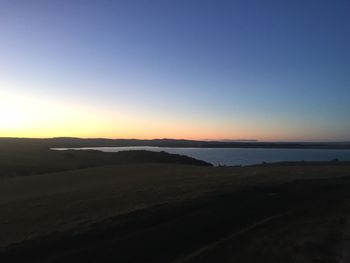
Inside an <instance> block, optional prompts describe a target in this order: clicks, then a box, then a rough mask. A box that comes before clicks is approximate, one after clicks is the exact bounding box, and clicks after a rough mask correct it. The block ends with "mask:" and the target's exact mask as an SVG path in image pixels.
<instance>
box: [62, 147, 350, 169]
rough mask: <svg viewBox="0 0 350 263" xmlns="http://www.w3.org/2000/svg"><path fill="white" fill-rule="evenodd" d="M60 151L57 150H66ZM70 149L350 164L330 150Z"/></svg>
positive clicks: (236, 161) (218, 161) (237, 161)
mask: <svg viewBox="0 0 350 263" xmlns="http://www.w3.org/2000/svg"><path fill="white" fill-rule="evenodd" d="M66 149H67V148H59V149H57V148H56V150H66ZM69 149H92V150H100V151H104V152H119V151H129V150H147V151H156V152H159V151H165V152H168V153H176V154H182V155H187V156H191V157H193V158H196V159H200V160H203V161H206V162H210V163H212V164H214V165H251V164H259V163H262V162H267V163H272V162H283V161H330V160H334V159H336V158H337V159H339V160H340V161H350V150H328V149H322V150H320V149H258V148H168V147H151V146H132V147H89V148H87V147H86V148H69Z"/></svg>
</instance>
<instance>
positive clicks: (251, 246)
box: [0, 164, 350, 262]
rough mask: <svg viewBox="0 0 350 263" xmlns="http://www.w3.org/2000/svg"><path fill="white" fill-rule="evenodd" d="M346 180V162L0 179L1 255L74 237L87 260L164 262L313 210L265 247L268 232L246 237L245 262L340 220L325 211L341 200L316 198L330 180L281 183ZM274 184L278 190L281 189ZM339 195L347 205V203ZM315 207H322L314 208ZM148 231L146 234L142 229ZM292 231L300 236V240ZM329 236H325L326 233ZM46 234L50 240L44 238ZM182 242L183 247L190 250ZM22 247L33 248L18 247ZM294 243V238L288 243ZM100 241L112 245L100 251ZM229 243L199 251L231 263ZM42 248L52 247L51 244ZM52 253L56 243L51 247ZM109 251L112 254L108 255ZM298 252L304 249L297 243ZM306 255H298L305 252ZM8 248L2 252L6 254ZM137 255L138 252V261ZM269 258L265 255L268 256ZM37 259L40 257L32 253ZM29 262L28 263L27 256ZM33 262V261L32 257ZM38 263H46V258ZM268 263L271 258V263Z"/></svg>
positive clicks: (121, 169)
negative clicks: (280, 216)
mask: <svg viewBox="0 0 350 263" xmlns="http://www.w3.org/2000/svg"><path fill="white" fill-rule="evenodd" d="M348 175H350V166H349V165H348V164H344V165H342V164H336V165H335V164H329V165H324V164H323V165H322V166H319V165H316V164H315V165H307V166H305V165H299V166H297V165H292V166H286V165H283V166H266V167H236V168H235V167H198V166H188V165H175V164H138V165H118V166H109V167H99V168H89V169H81V170H75V171H67V172H60V173H52V174H45V175H34V176H30V177H14V178H8V179H3V180H1V181H0V214H1V217H0V233H1V234H0V246H2V247H3V248H5V247H7V246H8V245H10V244H14V243H21V242H22V245H19V248H18V249H19V252H18V253H17V252H16V253H15V255H17V256H18V255H25V254H23V249H24V248H26V247H27V245H28V244H29V247H30V244H35V242H34V241H30V240H35V239H37V240H39V241H40V240H44V241H40V242H41V243H40V242H39V250H35V249H33V251H34V252H33V253H34V254H35V251H40V254H41V253H42V247H43V244H51V243H52V242H54V241H53V240H63V241H64V244H65V243H67V244H69V242H68V240H70V239H71V238H72V236H76V237H79V238H81V237H82V238H83V240H85V239H86V240H88V241H86V242H87V244H88V245H86V246H87V248H89V249H88V251H90V253H92V257H91V258H94V260H96V257H101V254H99V253H97V251H102V252H100V253H104V255H113V257H112V259H113V260H116V259H118V260H120V262H124V260H122V258H118V256H121V255H123V253H124V252H125V251H126V252H127V254H126V255H124V257H125V258H124V259H125V262H140V260H141V259H142V258H140V257H145V258H147V257H148V258H149V261H148V262H152V261H154V262H168V260H169V261H170V258H171V259H175V258H177V257H179V258H181V257H182V256H184V257H185V256H186V255H187V254H191V252H193V251H196V249H198V248H201V247H205V246H206V245H207V244H211V242H213V241H215V240H220V239H221V238H223V237H225V236H226V235H227V234H229V233H231V232H235V231H238V230H239V229H240V228H242V227H243V226H244V225H246V224H251V223H254V222H255V221H259V220H261V219H263V218H265V217H268V216H271V215H274V214H275V213H280V212H283V211H284V210H289V209H291V208H293V209H295V208H299V207H303V205H304V204H306V203H309V205H310V206H309V209H307V210H306V211H311V212H310V214H311V215H309V217H310V218H309V219H308V218H307V217H300V215H301V214H303V213H301V212H299V213H300V215H299V216H297V217H296V218H295V219H293V220H291V219H290V217H288V218H287V219H284V221H283V222H284V223H286V222H287V225H288V226H289V227H287V228H285V227H282V226H284V224H279V225H278V226H279V227H276V225H272V227H271V230H269V231H268V233H269V235H270V239H271V240H270V242H271V245H269V246H266V247H261V246H262V245H261V244H264V242H265V241H266V240H265V239H264V237H265V236H266V231H267V230H266V229H264V228H263V229H262V230H261V231H260V232H257V233H258V235H253V236H252V237H246V236H245V237H244V238H246V239H242V240H243V241H244V240H247V241H244V242H246V244H247V245H246V246H244V247H243V248H242V249H241V250H240V251H243V252H244V251H246V252H245V253H247V255H250V254H251V252H252V251H255V252H257V251H261V249H264V250H267V251H268V249H272V245H274V244H275V242H276V240H278V239H281V238H282V237H283V238H284V239H286V236H285V234H286V233H288V231H289V233H295V236H297V237H301V236H303V235H305V233H306V232H305V231H308V230H307V229H306V228H305V225H307V224H306V223H305V220H306V221H308V222H317V220H321V221H322V222H323V221H324V220H326V221H327V220H330V219H329V216H330V217H332V215H333V216H335V217H337V220H338V219H339V218H338V217H339V211H338V212H337V213H336V212H334V213H333V212H332V213H330V214H327V211H331V210H330V208H331V207H334V204H338V203H339V202H338V201H339V200H338V199H334V200H336V201H337V202H333V201H332V202H330V201H329V200H328V199H327V198H326V199H325V200H323V201H322V202H320V201H319V200H321V199H320V197H322V196H324V195H323V192H322V191H323V190H327V189H328V187H327V185H328V184H329V183H328V182H326V183H323V184H322V187H321V188H320V189H321V190H322V189H323V190H322V191H320V190H319V188H317V187H316V188H315V187H314V185H316V186H317V185H318V184H317V183H316V184H314V183H313V181H305V182H308V183H306V184H304V183H302V182H303V181H300V182H297V184H296V185H291V186H288V187H285V186H283V185H284V184H285V183H288V182H291V181H295V180H297V179H303V180H306V179H312V178H333V179H332V181H334V180H335V181H336V179H335V178H336V177H339V176H348ZM310 182H311V183H310ZM339 185H343V188H344V187H348V185H349V184H347V181H344V182H341V183H339ZM280 186H281V188H278V187H280ZM256 187H262V188H264V189H265V188H266V189H267V190H266V189H265V190H264V191H265V192H264V191H263V194H262V195H261V191H259V190H255V188H256ZM271 187H277V188H276V189H273V188H271ZM308 187H309V188H310V189H309V188H308ZM337 187H338V186H337ZM317 189H318V190H317ZM332 189H334V188H332ZM336 189H337V188H336ZM344 189H345V190H346V191H345V192H346V193H347V192H349V191H347V189H348V188H344ZM344 189H343V190H342V191H344ZM242 191H243V192H242ZM244 191H246V192H244ZM266 191H267V192H266ZM342 191H339V194H343V192H342ZM275 192H278V193H279V194H280V193H283V195H277V197H278V198H273V199H271V197H270V194H271V193H272V194H273V195H272V196H274V194H275ZM299 194H300V195H299ZM332 194H338V191H335V192H334V193H333V192H332ZM313 196H314V197H313ZM326 197H327V195H326ZM341 197H342V198H343V196H341ZM191 200H192V201H191ZM271 200H274V201H271ZM327 200H328V201H329V206H327V209H322V204H324V203H325V204H326V203H327V202H324V201H327ZM332 200H333V199H332ZM347 200H349V196H348V195H346V196H345V197H344V202H345V201H347ZM345 203H346V202H345ZM346 204H348V203H346ZM320 205H321V206H320ZM157 207H160V208H157ZM310 207H311V208H313V209H310ZM317 207H320V208H319V209H316V208H317ZM323 208H324V207H323ZM304 209H305V208H304ZM338 209H340V211H343V209H344V207H343V206H341V208H338ZM133 211H134V213H135V211H140V213H139V214H138V213H136V214H133V213H132V212H133ZM312 211H314V212H312ZM319 211H325V213H326V214H327V215H329V216H327V215H324V216H322V217H319V216H318V217H315V216H314V215H313V214H312V213H315V214H317V213H320V212H319ZM237 212H238V213H237ZM344 214H345V212H344ZM123 215H124V216H126V215H130V217H126V219H123V217H122V216H123ZM238 215H240V217H239V216H238ZM237 216H238V217H237ZM176 218H178V219H176ZM176 220H177V221H176ZM312 220H314V221H312ZM315 220H316V221H315ZM130 222H134V223H130ZM135 222H136V223H135ZM288 222H289V223H288ZM298 222H299V225H298ZM118 224H121V226H120V227H119V228H118V227H116V226H118ZM123 224H124V225H123ZM128 224H131V226H128ZM133 224H134V225H133ZM148 224H151V225H152V227H151V228H150V227H149V226H148ZM293 224H294V225H293ZM311 225H314V226H322V227H321V228H322V229H331V230H332V231H333V228H334V229H335V228H336V227H333V225H332V227H330V228H324V226H325V223H324V222H323V223H318V224H311ZM300 226H304V228H305V229H302V228H300ZM138 228H141V229H142V231H141V232H140V231H139V232H136V233H133V232H134V231H135V229H138ZM96 229H97V230H96ZM101 229H102V230H101ZM106 229H107V230H106ZM115 229H117V230H115ZM118 229H119V230H118ZM120 229H121V230H120ZM145 229H147V231H146V232H145ZM184 229H186V231H185V232H186V233H185V232H183V231H184ZM296 230H298V231H299V234H298V232H297V231H296ZM91 231H93V232H94V231H95V232H97V238H96V235H95V236H94V235H93V237H92V238H91V237H90V238H89V235H90V234H88V235H87V236H88V237H87V238H86V233H90V232H91ZM118 231H119V232H118ZM120 231H122V232H123V231H126V232H128V231H130V233H133V234H132V235H136V236H135V238H136V237H137V239H135V240H134V239H132V238H131V239H130V238H128V239H126V240H125V239H123V238H122V240H123V242H122V243H118V242H119V241H117V240H114V239H115V238H116V237H117V238H120V237H121V236H123V235H121V234H120ZM203 231H204V232H203ZM264 231H265V232H264ZM323 231H324V230H323ZM327 231H328V230H327ZM327 231H326V233H325V234H324V235H328V234H329V233H328V232H327ZM311 232H312V231H311ZM315 233H316V234H310V235H311V236H312V238H318V235H321V236H322V235H323V234H322V231H319V230H317V229H316V230H315ZM162 234H163V235H164V234H166V236H162ZM105 235H106V236H105ZM128 235H130V234H128ZM188 235H190V236H191V238H189V236H188ZM274 235H275V236H274ZM43 236H44V237H45V236H46V238H44V239H43ZM195 237H197V239H196V238H195ZM84 238H85V239H84ZM157 238H158V239H157ZM252 238H253V239H254V240H255V241H256V242H255V243H252V242H251V240H252ZM312 238H311V239H312ZM110 239H112V241H110ZM185 239H186V240H189V241H188V242H187V243H186V242H185V241H184V240H185ZM24 240H29V241H28V242H27V243H23V241H24ZM45 240H46V241H45ZM106 240H108V242H111V243H108V242H107V241H106ZM118 240H119V239H118ZM291 240H292V241H293V242H295V241H296V239H295V238H293V237H291ZM243 241H242V242H243ZM292 241H288V240H287V241H285V242H286V244H287V245H286V246H287V247H288V246H289V245H290V243H291V242H292ZM306 241H307V240H306ZM306 241H305V242H306ZM43 242H44V243H43ZM55 242H56V241H55ZM71 242H73V244H72V247H75V246H77V244H76V243H74V240H73V241H71ZM84 242H85V241H84ZM84 242H82V241H79V242H78V243H79V244H80V245H79V247H80V248H79V249H83V248H84V247H85V245H83V244H85V243H84ZM91 242H92V244H91ZM104 242H107V243H108V244H107V245H103V247H101V244H104ZM128 242H129V243H128ZM140 242H141V243H140ZM145 242H146V243H149V245H150V246H151V245H155V246H161V245H162V246H164V247H163V250H164V251H165V252H164V253H163V254H162V253H159V252H155V251H157V250H154V249H155V248H154V247H151V248H150V249H147V250H146V251H145V250H144V249H145V248H146V247H147V246H145V244H146V243H145ZM232 242H233V241H232ZM288 242H289V243H288ZM293 242H292V243H293ZM310 242H311V241H310ZM226 243H227V242H224V244H221V245H220V246H218V247H215V248H214V251H216V250H217V251H219V252H218V253H214V256H213V254H210V253H209V252H208V251H205V253H209V255H207V256H206V257H205V258H207V259H208V260H209V259H211V260H209V261H208V262H215V258H216V257H217V256H218V255H222V254H224V255H228V256H227V258H225V257H224V258H223V260H222V262H229V260H231V259H232V255H231V254H230V253H229V252H227V251H231V250H232V248H231V249H227V247H230V244H231V242H228V243H229V244H226ZM311 243H312V242H311ZM53 244H55V243H53ZM123 244H124V245H125V246H126V244H128V249H123ZM259 244H260V248H259ZM312 244H313V243H312ZM312 244H311V247H312ZM299 245H300V244H299ZM48 246H49V247H50V245H48ZM90 246H91V247H90ZM300 246H301V245H300ZM34 247H35V245H34ZM51 247H52V246H51ZM53 247H56V248H57V247H60V246H56V245H53ZM109 247H111V250H108V248H109ZM112 248H113V249H112ZM118 248H119V249H121V250H120V251H119V252H118V253H119V254H118V253H117V252H116V251H118ZM302 248H304V247H303V246H302ZM302 248H300V249H301V250H302ZM174 249H175V250H174ZM244 249H245V250H244ZM279 249H280V250H281V253H282V252H283V253H287V252H288V250H283V248H279ZM284 249H285V247H284ZM6 250H8V248H7V249H6V248H5V250H4V251H6ZM4 251H3V253H4V255H6V253H5V252H4ZM10 251H11V249H10ZM14 251H16V249H15V250H14ZM48 251H50V249H48ZM62 251H65V249H62ZM83 251H84V252H83V253H80V252H79V250H78V251H74V252H69V253H68V252H65V253H68V258H65V256H64V255H65V254H64V253H63V254H62V255H61V256H62V257H63V258H64V260H63V259H62V262H63V261H64V262H68V261H67V260H68V259H69V258H70V259H71V260H72V262H74V258H75V257H77V258H78V259H79V258H80V257H83V256H84V255H85V254H86V250H84V249H83ZM135 251H136V252H138V253H139V254H138V253H136V254H135V253H134V252H135ZM150 251H151V252H150ZM223 251H224V252H225V253H224V252H223ZM243 252H242V253H243ZM50 253H51V252H50ZM50 253H49V254H50ZM60 253H61V252H60V250H58V251H56V250H55V251H53V252H52V253H51V254H53V255H56V256H57V254H59V255H60ZM94 253H95V254H94ZM96 253H97V254H96ZM211 253H212V252H211ZM266 253H267V254H268V255H269V256H270V257H271V253H272V252H271V251H270V253H268V252H266ZM283 253H282V254H283ZM300 253H301V252H300ZM51 254H50V255H51ZM181 255H182V256H181ZM242 255H243V254H242ZM263 255H264V254H263ZM0 256H1V255H0ZM137 256H138V257H137ZM265 256H266V255H265ZM168 257H170V258H168ZM237 257H239V254H237ZM33 258H36V256H35V255H34V256H33ZM49 258H51V256H49ZM77 258H75V260H77ZM157 258H158V259H157ZM275 258H277V259H278V258H279V257H275ZM85 260H87V259H85ZM113 260H112V261H111V262H113ZM191 260H192V261H193V262H197V261H196V260H197V257H194V258H191ZM226 260H227V261H226ZM237 260H238V259H237ZM103 261H104V262H109V259H106V258H105V259H103ZM103 261H102V262H103ZM201 261H203V259H202V260H199V262H201ZM12 262H13V261H12ZM28 262H30V257H29V259H28ZM33 262H37V260H34V261H33ZM43 262H50V261H46V260H44V261H43ZM58 262H60V261H58ZM238 262H241V261H238ZM247 262H253V261H247ZM271 262H274V261H273V260H271ZM276 262H278V261H276ZM286 262H287V261H286ZM299 262H303V261H299ZM306 262H307V261H306ZM309 262H310V261H309ZM325 262H326V261H325Z"/></svg>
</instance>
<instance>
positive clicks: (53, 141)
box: [0, 137, 350, 149]
mask: <svg viewBox="0 0 350 263" xmlns="http://www.w3.org/2000/svg"><path fill="white" fill-rule="evenodd" d="M18 144H22V145H27V146H37V145H41V146H45V147H47V148H74V147H123V146H158V147H185V148H186V147H198V148H285V149H350V142H258V141H253V140H250V141H236V142H233V141H229V142H228V141H195V140H175V139H154V140H138V139H103V138H95V139H81V138H70V137H59V138H48V139H30V138H0V145H4V146H5V147H6V145H9V146H11V145H18Z"/></svg>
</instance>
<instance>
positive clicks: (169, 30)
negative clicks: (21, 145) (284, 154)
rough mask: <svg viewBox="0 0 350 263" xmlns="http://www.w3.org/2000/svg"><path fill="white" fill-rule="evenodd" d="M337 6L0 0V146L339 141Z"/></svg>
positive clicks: (347, 111)
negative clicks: (40, 140) (29, 141)
mask: <svg viewBox="0 0 350 263" xmlns="http://www.w3.org/2000/svg"><path fill="white" fill-rule="evenodd" d="M349 14H350V1H345V0H334V1H330V0H327V1H326V0H303V1H301V0H300V1H287V0H278V1H277V0H276V1H258V0H256V1H249V0H241V1H220V0H218V1H214V0H212V1H206V0H197V1H193V0H177V1H167V0H162V1H161V0H159V1H152V0H150V1H146V0H138V1H136V0H125V1H118V0H116V1H107V0H105V1H97V0H95V1H88V0H85V1H83V0H81V1H78V0H51V1H49V0H42V1H39V0H38V1H35V0H30V1H28V0H23V1H17V0H9V1H7V0H0V136H16V137H52V136H78V137H110V138H132V137H133V138H164V137H168V138H169V137H170V138H188V139H259V140H269V141H276V140H286V141H293V140H302V141H307V140H312V141H318V140H329V141H344V140H350V15H349Z"/></svg>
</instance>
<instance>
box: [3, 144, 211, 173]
mask: <svg viewBox="0 0 350 263" xmlns="http://www.w3.org/2000/svg"><path fill="white" fill-rule="evenodd" d="M137 163H178V164H188V165H200V166H212V164H210V163H207V162H205V161H201V160H197V159H194V158H192V157H188V156H184V155H179V154H170V153H167V152H151V151H122V152H114V153H113V152H101V151H96V150H65V151H55V150H50V149H48V148H45V147H37V146H32V145H25V146H22V145H16V146H15V147H14V146H11V147H1V148H0V177H9V176H23V175H35V174H42V173H50V172H59V171H65V170H74V169H82V168H88V167H98V166H105V165H115V164H137Z"/></svg>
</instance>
